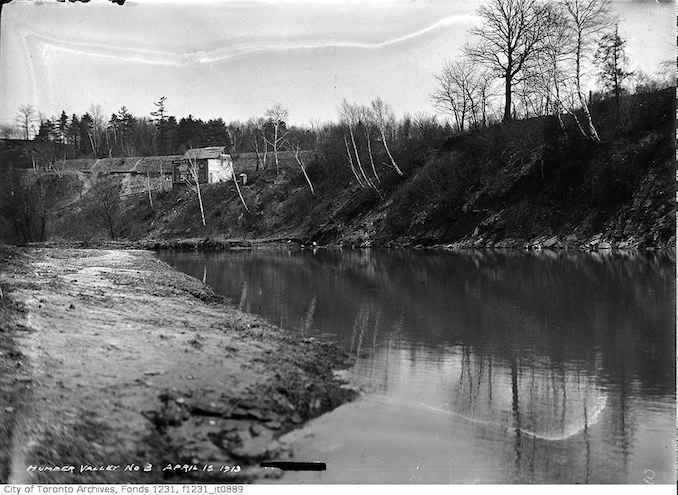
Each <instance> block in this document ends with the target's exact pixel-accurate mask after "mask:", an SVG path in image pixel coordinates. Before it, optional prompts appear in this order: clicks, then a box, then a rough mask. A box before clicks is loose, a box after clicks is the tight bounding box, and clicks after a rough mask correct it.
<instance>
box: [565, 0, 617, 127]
mask: <svg viewBox="0 0 678 495" xmlns="http://www.w3.org/2000/svg"><path fill="white" fill-rule="evenodd" d="M561 2H562V5H563V8H564V12H565V14H566V16H567V20H568V22H569V27H570V30H571V32H572V37H573V40H574V49H573V51H572V57H573V59H574V81H575V87H576V90H577V98H578V99H579V104H580V105H581V108H582V110H583V111H584V115H585V116H586V120H587V124H588V131H589V134H590V137H591V139H593V140H594V141H600V138H599V137H598V132H597V131H596V128H595V127H594V125H593V120H592V119H591V112H589V107H588V104H587V102H586V97H585V96H584V92H583V90H582V76H583V65H584V64H585V62H586V61H587V60H588V59H589V58H590V57H591V56H592V55H593V54H594V46H595V44H596V42H597V41H598V38H599V37H600V35H601V33H602V32H603V31H605V30H606V29H607V28H609V27H610V26H611V25H612V23H613V18H612V16H611V14H610V1H609V0H561Z"/></svg>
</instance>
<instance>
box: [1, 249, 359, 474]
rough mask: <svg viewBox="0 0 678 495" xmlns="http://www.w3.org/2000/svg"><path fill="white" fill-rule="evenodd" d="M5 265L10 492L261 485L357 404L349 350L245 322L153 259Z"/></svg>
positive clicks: (65, 256) (85, 257)
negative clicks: (22, 486) (321, 421)
mask: <svg viewBox="0 0 678 495" xmlns="http://www.w3.org/2000/svg"><path fill="white" fill-rule="evenodd" d="M3 254H4V257H1V256H0V259H2V260H4V266H3V267H2V270H1V271H0V287H2V289H3V291H4V297H3V299H2V306H0V311H2V315H1V316H2V319H1V320H2V322H3V323H2V328H1V330H2V332H0V336H1V337H2V338H4V339H5V340H2V339H0V352H1V354H0V362H1V365H2V367H3V371H5V373H4V374H3V380H1V381H0V387H3V388H1V389H0V392H2V393H1V394H0V401H2V402H0V421H1V425H2V426H0V435H2V436H3V437H4V438H3V440H4V441H3V442H2V444H3V447H4V450H3V452H2V453H0V463H4V464H5V466H0V468H2V469H0V475H2V476H3V477H4V479H0V481H1V482H7V481H9V482H15V483H31V482H55V483H56V482H80V483H88V482H98V481H107V482H134V481H139V482H158V481H189V480H203V481H221V482H227V481H233V480H250V479H252V478H255V477H257V476H260V475H262V474H263V471H261V470H258V469H257V468H256V466H257V465H258V463H259V461H260V460H263V459H271V458H276V457H278V456H279V455H280V454H281V452H280V446H279V444H278V443H277V442H276V440H275V439H276V438H277V437H279V436H280V435H281V434H283V433H284V432H287V431H289V430H291V429H293V428H295V427H297V426H298V425H299V424H301V423H302V422H303V421H305V420H307V419H309V418H311V417H314V416H317V415H319V414H321V413H322V412H324V411H327V410H329V409H331V408H334V407H336V406H337V405H339V404H340V403H342V402H344V401H346V400H349V399H350V398H351V397H352V396H353V392H352V391H350V390H348V389H347V388H345V387H344V384H343V383H342V382H341V380H339V379H338V378H337V375H336V373H335V370H336V369H338V368H341V367H342V366H345V365H346V364H347V358H346V356H345V355H344V354H343V353H341V352H340V351H339V350H337V349H336V348H335V347H333V346H331V345H329V344H325V343H322V342H319V341H316V340H313V339H305V340H300V339H299V338H298V337H297V336H295V335H292V334H290V333H288V332H285V331H282V330H280V329H278V328H276V327H274V326H272V325H270V324H269V323H267V322H265V321H263V320H261V319H259V318H257V317H254V316H251V315H247V314H245V313H242V312H239V311H237V310H236V309H234V308H233V307H231V306H230V305H229V304H228V303H227V302H226V301H224V300H223V299H221V298H219V297H217V296H215V295H214V294H213V292H212V291H211V290H210V289H209V288H208V287H206V286H204V285H203V284H201V283H200V282H199V281H198V280H196V279H194V278H192V277H189V276H187V275H184V274H181V273H179V272H176V271H174V270H173V269H171V268H170V267H169V266H168V265H166V264H165V263H162V262H160V261H158V260H156V259H155V258H154V257H153V255H152V253H150V252H145V251H121V250H80V249H34V250H26V251H16V250H14V251H11V252H10V251H7V252H3V251H1V250H0V255H3ZM0 262H1V261H0ZM131 463H134V464H136V465H138V466H141V467H142V470H141V471H136V472H135V471H124V466H125V465H127V464H131ZM147 464H151V465H152V467H151V468H150V471H147V472H144V471H143V467H145V466H146V465H147ZM168 464H181V465H186V464H187V465H195V466H196V469H197V470H189V469H191V468H190V467H189V468H185V467H182V468H179V469H177V470H168V469H165V470H163V468H166V467H167V465H168ZM31 465H33V466H39V467H57V466H69V467H70V466H72V467H73V472H70V471H66V472H54V471H43V472H40V471H37V470H36V471H30V470H27V469H28V468H29V466H31ZM87 465H91V466H97V467H98V466H107V465H117V466H119V467H118V468H116V469H115V470H113V471H108V472H107V471H89V470H87V471H84V472H79V471H80V469H81V467H82V466H87ZM205 465H212V466H213V469H214V471H212V472H209V471H202V469H209V468H204V466H205ZM234 465H239V466H241V468H242V471H240V472H239V473H237V474H233V473H232V472H229V473H225V472H223V471H220V470H219V469H220V466H227V467H228V466H231V467H232V466H234ZM67 469H68V468H67ZM223 469H224V470H225V469H226V467H224V468H223ZM266 474H267V475H273V473H272V472H270V471H266Z"/></svg>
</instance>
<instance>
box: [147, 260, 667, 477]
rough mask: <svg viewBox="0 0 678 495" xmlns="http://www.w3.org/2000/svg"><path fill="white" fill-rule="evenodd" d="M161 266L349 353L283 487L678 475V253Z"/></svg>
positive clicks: (299, 439)
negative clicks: (341, 387)
mask: <svg viewBox="0 0 678 495" xmlns="http://www.w3.org/2000/svg"><path fill="white" fill-rule="evenodd" d="M159 256H160V258H161V259H163V260H164V261H167V262H168V263H170V264H171V265H173V266H174V267H176V268H177V269H179V270H182V271H184V272H186V273H188V274H190V275H193V276H195V277H197V278H199V279H201V280H203V281H204V282H206V283H207V284H209V285H210V286H211V287H213V288H214V290H215V291H216V292H218V293H220V294H223V295H225V296H227V297H228V298H230V299H231V300H232V301H233V303H234V304H235V305H237V306H239V307H240V308H241V309H242V310H244V311H248V312H252V313H256V314H259V315H261V316H263V317H265V318H266V319H268V320H269V321H271V322H273V323H274V324H276V325H280V326H281V327H284V328H287V329H289V330H292V331H295V332H298V333H299V334H301V335H304V336H315V337H319V338H323V339H327V340H331V341H333V342H335V343H337V344H338V345H340V346H342V347H343V348H345V349H346V350H347V351H348V352H350V353H352V354H353V355H355V356H356V362H355V365H354V366H353V367H352V368H351V369H350V370H348V373H347V374H348V378H349V379H350V380H351V381H352V382H354V383H357V384H359V385H360V386H361V388H362V389H363V390H364V393H363V394H362V395H361V397H360V398H359V399H357V400H356V401H354V402H352V403H349V404H345V405H343V406H341V407H339V408H337V409H335V410H334V411H332V412H330V413H328V414H326V415H324V416H321V417H320V418H317V419H315V420H313V421H311V422H309V423H308V424H307V425H306V426H304V427H303V428H302V429H300V430H298V431H295V432H292V433H290V434H287V435H286V436H284V437H283V438H282V440H283V441H284V442H285V443H287V444H288V445H289V446H290V448H291V449H292V451H293V452H294V455H295V457H294V458H295V460H300V461H302V460H303V461H308V460H316V461H323V462H326V463H327V470H326V471H322V472H302V473H287V474H285V476H284V477H283V478H282V480H277V481H276V482H280V481H282V482H290V483H299V482H303V483H307V482H309V483H352V482H356V483H675V482H676V470H675V455H676V444H675V436H676V435H675V431H676V405H675V403H676V395H675V309H676V306H675V291H676V283H675V257H673V256H672V255H667V254H631V253H624V252H608V253H606V254H600V253H579V252H558V253H556V252H552V251H541V252H522V251H507V252H502V251H481V250H478V251H462V252H432V251H408V250H325V249H317V250H297V249H265V250H254V251H229V252H213V253H212V252H210V253H203V252H186V251H171V250H168V251H162V252H160V254H159Z"/></svg>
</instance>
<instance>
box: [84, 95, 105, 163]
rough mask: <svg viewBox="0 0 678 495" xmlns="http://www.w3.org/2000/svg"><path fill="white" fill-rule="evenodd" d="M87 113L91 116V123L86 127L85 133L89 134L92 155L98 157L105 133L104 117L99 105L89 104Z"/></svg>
mask: <svg viewBox="0 0 678 495" xmlns="http://www.w3.org/2000/svg"><path fill="white" fill-rule="evenodd" d="M89 114H90V115H91V116H92V124H91V125H90V126H88V128H87V135H88V136H89V140H90V144H91V145H92V151H93V152H94V156H96V157H98V156H99V153H100V152H101V147H102V145H103V141H104V139H103V138H104V136H105V134H106V117H105V116H104V112H103V110H102V108H101V105H90V107H89Z"/></svg>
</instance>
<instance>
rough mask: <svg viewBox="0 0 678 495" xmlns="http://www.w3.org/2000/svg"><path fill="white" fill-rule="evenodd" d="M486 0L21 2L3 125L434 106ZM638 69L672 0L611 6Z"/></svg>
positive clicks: (1, 94)
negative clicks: (100, 116) (97, 115)
mask: <svg viewBox="0 0 678 495" xmlns="http://www.w3.org/2000/svg"><path fill="white" fill-rule="evenodd" d="M481 3H482V2H481V1H480V0H446V1H435V0H416V1H415V0H412V1H389V0H377V1H371V2H370V1H369V0H362V1H358V0H355V1H352V0H349V1H346V0H315V1H300V0H298V1H294V2H290V1H273V0H270V1H259V2H254V1H218V0H212V1H202V2H200V1H188V0H187V1H178V0H174V1H158V0H143V1H138V2H134V1H133V0H127V2H126V3H125V5H124V6H119V5H115V4H112V3H110V2H108V1H105V0H100V1H97V0H94V1H91V2H90V3H87V4H81V3H75V4H72V3H69V2H66V3H57V2H54V1H50V2H43V3H38V2H28V1H23V2H22V1H17V0H14V2H12V3H10V4H8V5H5V6H4V8H3V9H2V23H1V26H0V29H1V32H0V70H1V73H0V122H10V121H13V119H14V116H15V114H16V110H17V107H18V106H19V105H21V104H26V103H30V104H33V105H34V106H35V107H36V108H38V109H39V110H40V111H41V112H42V113H43V114H45V115H46V116H50V115H56V114H59V113H60V112H61V110H62V109H65V110H66V112H67V113H69V114H71V113H73V112H76V113H83V112H85V111H87V109H88V108H89V106H90V104H100V105H102V107H103V109H104V111H105V112H106V114H110V113H111V112H113V111H116V110H117V109H118V108H120V106H122V105H126V106H127V107H128V108H129V109H130V110H131V111H132V113H134V114H135V115H148V113H149V112H150V111H152V110H153V109H154V107H153V104H152V102H153V101H157V99H158V98H159V97H160V96H163V95H164V96H167V109H168V111H169V113H170V114H173V115H176V116H177V117H182V116H186V115H188V114H189V113H192V114H193V115H195V116H199V117H202V118H211V117H223V118H224V119H225V120H226V121H230V120H235V119H241V120H243V119H247V118H248V117H251V116H256V115H261V114H262V113H263V111H264V110H265V108H266V107H267V106H269V105H270V104H271V103H273V102H275V101H280V102H281V103H282V104H283V105H285V106H286V107H288V108H289V109H290V120H291V121H292V122H294V123H304V122H309V121H310V120H311V119H315V120H320V121H324V120H329V119H332V118H334V117H335V115H336V109H337V106H338V104H339V103H340V102H341V99H342V98H344V97H346V98H348V99H349V100H352V101H358V102H365V103H367V102H369V101H370V100H371V99H373V98H374V97H376V96H381V97H382V98H384V99H385V100H386V101H387V102H389V103H390V104H391V105H392V106H393V107H394V109H395V110H396V112H397V113H398V114H399V115H402V114H403V113H404V112H410V113H416V112H420V111H425V112H434V109H433V107H432V106H431V103H430V100H429V96H428V95H429V94H430V93H431V91H432V90H433V87H434V80H433V77H432V75H433V74H434V73H435V72H436V71H438V70H439V68H440V66H441V64H442V62H443V60H444V58H445V57H454V56H455V55H456V54H458V53H459V50H460V48H461V45H462V44H463V43H464V41H465V36H466V30H467V29H468V27H469V26H471V25H472V24H473V23H476V22H477V18H476V17H475V15H474V13H475V11H476V10H477V8H478V6H479V5H481ZM613 5H614V10H615V11H616V12H617V13H618V14H619V15H620V17H621V20H622V23H621V24H620V30H621V31H622V34H623V35H625V36H626V37H627V38H628V54H629V56H630V59H631V63H632V65H633V66H639V67H641V68H642V69H643V70H645V71H646V72H649V73H652V72H654V71H655V70H656V69H657V66H658V64H659V63H660V62H661V61H664V60H667V59H673V60H675V53H676V49H675V40H676V37H675V22H676V21H675V19H676V16H675V10H674V5H673V3H657V1H656V0H624V1H619V0H617V1H615V2H614V4H613Z"/></svg>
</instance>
